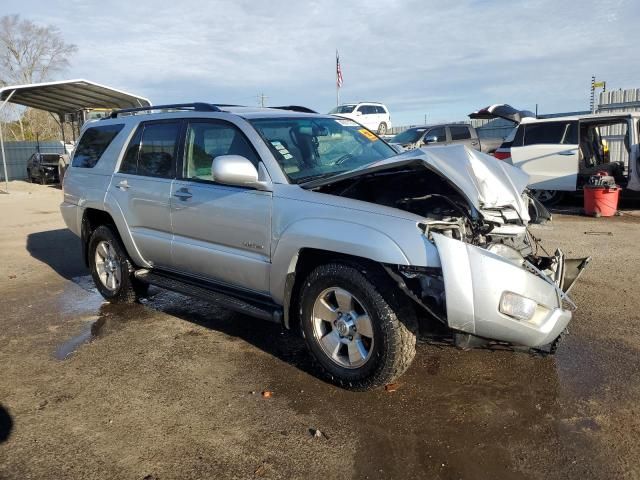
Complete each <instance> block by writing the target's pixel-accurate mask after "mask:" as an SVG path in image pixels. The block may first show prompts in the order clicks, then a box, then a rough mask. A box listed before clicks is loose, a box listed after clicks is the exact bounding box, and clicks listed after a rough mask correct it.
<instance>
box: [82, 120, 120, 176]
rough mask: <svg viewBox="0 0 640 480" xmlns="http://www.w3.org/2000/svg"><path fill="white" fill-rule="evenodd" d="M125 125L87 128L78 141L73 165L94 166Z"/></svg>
mask: <svg viewBox="0 0 640 480" xmlns="http://www.w3.org/2000/svg"><path fill="white" fill-rule="evenodd" d="M123 127H124V125H123V124H119V125H104V126H100V127H91V128H88V129H87V130H85V132H84V133H83V134H82V138H81V139H80V142H78V146H77V147H76V151H75V153H74V155H73V162H72V164H71V165H72V166H74V167H80V168H93V167H94V166H95V165H96V163H98V160H100V157H101V156H102V154H103V153H104V151H105V150H106V149H107V147H108V146H109V145H110V144H111V142H112V141H113V139H114V138H115V136H116V135H117V134H118V133H119V132H120V130H122V128H123Z"/></svg>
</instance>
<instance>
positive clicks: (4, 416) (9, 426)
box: [0, 405, 13, 443]
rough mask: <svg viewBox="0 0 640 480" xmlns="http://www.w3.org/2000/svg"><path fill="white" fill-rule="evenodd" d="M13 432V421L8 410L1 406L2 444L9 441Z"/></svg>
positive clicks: (0, 439)
mask: <svg viewBox="0 0 640 480" xmlns="http://www.w3.org/2000/svg"><path fill="white" fill-rule="evenodd" d="M12 430H13V420H12V419H11V415H9V412H8V411H7V409H6V408H4V407H3V406H2V405H0V443H4V442H6V441H7V440H8V439H9V436H10V435H11V431H12Z"/></svg>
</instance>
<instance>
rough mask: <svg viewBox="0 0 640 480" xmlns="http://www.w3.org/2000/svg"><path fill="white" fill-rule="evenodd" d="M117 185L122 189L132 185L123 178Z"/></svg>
mask: <svg viewBox="0 0 640 480" xmlns="http://www.w3.org/2000/svg"><path fill="white" fill-rule="evenodd" d="M116 187H117V188H119V189H120V190H128V189H129V188H130V187H131V185H129V183H128V182H127V181H126V180H122V181H121V182H119V183H118V184H117V185H116Z"/></svg>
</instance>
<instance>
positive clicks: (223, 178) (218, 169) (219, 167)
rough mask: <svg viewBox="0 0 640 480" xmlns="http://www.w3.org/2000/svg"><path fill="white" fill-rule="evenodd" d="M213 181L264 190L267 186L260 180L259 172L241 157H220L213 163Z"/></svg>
mask: <svg viewBox="0 0 640 480" xmlns="http://www.w3.org/2000/svg"><path fill="white" fill-rule="evenodd" d="M211 176H212V177H213V181H214V182H217V183H221V184H223V185H233V186H236V187H250V188H256V189H259V190H264V189H265V188H266V184H265V183H264V182H261V181H259V180H258V170H257V169H256V167H255V166H254V165H253V163H251V162H250V161H249V160H248V159H247V158H245V157H243V156H241V155H220V156H219V157H216V158H214V159H213V162H211Z"/></svg>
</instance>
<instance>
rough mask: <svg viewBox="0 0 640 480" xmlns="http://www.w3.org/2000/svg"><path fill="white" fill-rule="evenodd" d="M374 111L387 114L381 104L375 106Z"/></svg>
mask: <svg viewBox="0 0 640 480" xmlns="http://www.w3.org/2000/svg"><path fill="white" fill-rule="evenodd" d="M376 113H381V114H383V115H386V114H387V111H386V110H385V109H384V107H382V106H377V107H376Z"/></svg>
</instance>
